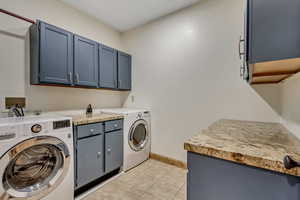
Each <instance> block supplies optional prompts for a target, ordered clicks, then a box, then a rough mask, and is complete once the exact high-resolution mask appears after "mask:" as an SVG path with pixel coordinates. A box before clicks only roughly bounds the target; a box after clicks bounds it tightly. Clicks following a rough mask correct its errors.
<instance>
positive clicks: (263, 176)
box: [187, 152, 300, 200]
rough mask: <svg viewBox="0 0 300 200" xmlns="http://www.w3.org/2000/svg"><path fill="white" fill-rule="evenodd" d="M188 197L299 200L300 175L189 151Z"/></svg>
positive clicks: (193, 198) (192, 199)
mask: <svg viewBox="0 0 300 200" xmlns="http://www.w3.org/2000/svg"><path fill="white" fill-rule="evenodd" d="M187 160H188V176H187V199H188V200H299V199H300V177H297V176H291V175H287V174H282V173H279V172H275V171H270V170H266V169H261V168H257V167H251V166H247V165H243V164H239V163H235V162H232V161H227V160H222V159H219V158H214V157H209V156H205V155H201V154H198V153H193V152H188V153H187Z"/></svg>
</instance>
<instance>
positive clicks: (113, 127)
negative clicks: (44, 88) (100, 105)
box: [73, 119, 123, 190]
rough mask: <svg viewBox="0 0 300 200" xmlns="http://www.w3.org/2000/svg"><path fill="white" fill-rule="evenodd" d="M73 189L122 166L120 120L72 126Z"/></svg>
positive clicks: (121, 125) (121, 128)
mask: <svg viewBox="0 0 300 200" xmlns="http://www.w3.org/2000/svg"><path fill="white" fill-rule="evenodd" d="M73 129H74V140H75V141H74V149H75V151H74V152H75V159H74V160H75V190H77V189H79V188H81V187H84V186H86V185H87V184H89V183H91V182H93V181H95V180H97V179H100V178H102V177H104V176H105V175H107V174H108V173H110V172H112V171H114V170H118V169H121V168H122V165H123V120H122V119H120V120H111V121H105V122H101V123H93V124H87V125H79V126H74V127H73Z"/></svg>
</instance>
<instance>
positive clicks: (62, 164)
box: [0, 136, 70, 200]
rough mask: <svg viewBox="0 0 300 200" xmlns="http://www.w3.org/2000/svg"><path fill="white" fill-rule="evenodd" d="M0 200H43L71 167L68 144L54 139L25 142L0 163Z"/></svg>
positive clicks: (36, 139)
mask: <svg viewBox="0 0 300 200" xmlns="http://www.w3.org/2000/svg"><path fill="white" fill-rule="evenodd" d="M0 166H1V167H0V175H1V177H2V180H1V184H0V199H1V198H4V199H6V198H7V199H10V198H26V199H30V200H31V199H40V198H42V197H44V196H46V195H47V194H49V193H50V192H51V191H53V190H54V189H55V188H56V187H57V186H58V185H59V184H60V183H61V182H62V180H63V179H64V178H65V176H66V173H67V172H68V170H69V166H70V154H69V151H68V148H67V146H66V144H64V143H63V142H62V141H61V140H59V139H58V138H55V137H49V136H47V137H46V136H43V137H36V138H32V139H29V140H25V141H23V142H21V143H19V144H18V145H16V146H15V147H13V148H12V149H11V150H9V151H8V152H7V153H6V154H4V156H2V157H1V159H0Z"/></svg>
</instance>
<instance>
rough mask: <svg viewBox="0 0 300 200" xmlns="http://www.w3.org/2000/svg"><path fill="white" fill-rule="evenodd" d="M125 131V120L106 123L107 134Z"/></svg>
mask: <svg viewBox="0 0 300 200" xmlns="http://www.w3.org/2000/svg"><path fill="white" fill-rule="evenodd" d="M120 129H123V120H122V119H120V120H113V121H108V122H105V132H109V131H115V130H120Z"/></svg>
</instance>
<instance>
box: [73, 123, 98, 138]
mask: <svg viewBox="0 0 300 200" xmlns="http://www.w3.org/2000/svg"><path fill="white" fill-rule="evenodd" d="M101 133H103V123H97V124H88V125H82V126H77V138H78V139H80V138H84V137H88V136H92V135H97V134H101Z"/></svg>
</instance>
